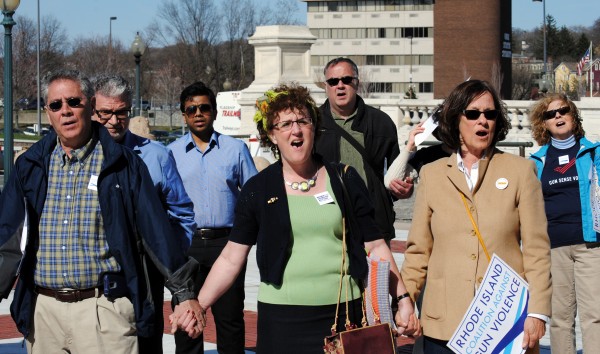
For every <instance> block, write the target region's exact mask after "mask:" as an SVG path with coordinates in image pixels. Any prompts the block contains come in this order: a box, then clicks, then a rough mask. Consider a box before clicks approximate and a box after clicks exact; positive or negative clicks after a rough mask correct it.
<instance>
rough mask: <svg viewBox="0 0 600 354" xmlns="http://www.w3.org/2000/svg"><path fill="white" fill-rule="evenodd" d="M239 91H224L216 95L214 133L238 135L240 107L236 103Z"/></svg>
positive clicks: (240, 115) (240, 116)
mask: <svg viewBox="0 0 600 354" xmlns="http://www.w3.org/2000/svg"><path fill="white" fill-rule="evenodd" d="M240 95H241V91H225V92H219V93H218V94H217V117H216V119H215V122H214V125H213V126H214V128H215V130H216V131H218V132H219V133H222V134H227V135H236V134H239V133H240V127H241V125H242V123H241V118H242V106H240V104H239V103H238V99H239V98H240Z"/></svg>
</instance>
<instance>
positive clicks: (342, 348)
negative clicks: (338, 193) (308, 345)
mask: <svg viewBox="0 0 600 354" xmlns="http://www.w3.org/2000/svg"><path fill="white" fill-rule="evenodd" d="M339 177H340V179H341V180H342V186H343V189H345V186H344V183H343V178H342V176H339ZM344 192H345V193H347V192H346V191H345V190H344ZM348 200H349V199H348ZM347 274H348V271H347V267H346V218H343V219H342V265H341V269H340V285H339V288H338V301H337V307H336V309H335V319H334V323H333V326H331V336H327V337H325V340H324V342H325V345H324V346H323V351H324V353H325V354H395V353H396V343H395V340H394V337H393V336H392V330H391V328H390V325H389V323H380V322H379V318H378V317H377V316H376V318H375V323H376V324H375V325H372V326H369V325H368V324H367V316H366V311H365V300H364V296H363V297H362V299H361V303H362V306H361V308H362V321H361V325H362V327H360V328H357V327H356V325H354V324H352V323H350V318H349V315H348V313H349V311H348V288H349V287H350V286H349V284H347V286H346V326H345V327H346V330H345V331H342V332H339V333H338V332H337V319H338V314H339V309H340V300H341V295H342V282H343V279H344V276H345V275H347ZM346 280H347V282H348V283H349V280H348V277H346Z"/></svg>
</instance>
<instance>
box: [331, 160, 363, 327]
mask: <svg viewBox="0 0 600 354" xmlns="http://www.w3.org/2000/svg"><path fill="white" fill-rule="evenodd" d="M347 170H348V165H346V166H344V168H343V170H342V169H339V168H338V169H337V171H338V173H337V174H336V175H337V176H338V178H339V179H340V182H341V183H342V191H343V192H344V193H343V194H344V198H345V199H346V200H347V201H348V202H350V199H349V196H348V191H347V190H346V186H345V184H344V178H343V174H345V173H346V171H347ZM344 204H345V203H344ZM347 275H348V269H347V267H346V216H345V217H342V263H341V266H340V283H339V287H338V296H337V304H336V307H335V320H334V323H333V326H331V333H332V334H333V335H335V333H336V332H337V325H338V316H339V310H340V302H341V297H342V284H343V281H344V276H346V282H347V284H346V323H345V327H346V329H350V328H351V327H352V323H351V322H350V311H349V305H348V291H349V288H350V279H349V278H348V276H347ZM361 309H362V315H363V316H362V320H361V324H362V325H363V327H364V326H365V325H366V323H367V314H366V310H365V304H364V296H362V293H361Z"/></svg>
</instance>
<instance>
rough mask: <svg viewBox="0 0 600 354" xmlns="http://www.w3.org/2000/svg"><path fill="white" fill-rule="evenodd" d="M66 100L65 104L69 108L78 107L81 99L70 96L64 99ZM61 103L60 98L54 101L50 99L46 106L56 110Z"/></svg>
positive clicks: (53, 110) (59, 107) (60, 106)
mask: <svg viewBox="0 0 600 354" xmlns="http://www.w3.org/2000/svg"><path fill="white" fill-rule="evenodd" d="M65 101H66V102H67V105H68V106H69V107H71V108H78V107H80V106H81V101H82V99H81V98H79V97H70V98H67V99H66V100H65ZM62 105H63V101H62V100H56V101H52V102H50V103H48V108H49V109H50V110H51V111H52V112H58V111H59V110H60V109H61V108H62Z"/></svg>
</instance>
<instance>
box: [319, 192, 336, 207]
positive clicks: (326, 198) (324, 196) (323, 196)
mask: <svg viewBox="0 0 600 354" xmlns="http://www.w3.org/2000/svg"><path fill="white" fill-rule="evenodd" d="M315 199H316V200H317V203H319V205H325V204H330V203H334V202H335V201H334V200H333V198H332V197H331V195H330V194H329V192H323V193H319V194H315Z"/></svg>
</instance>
